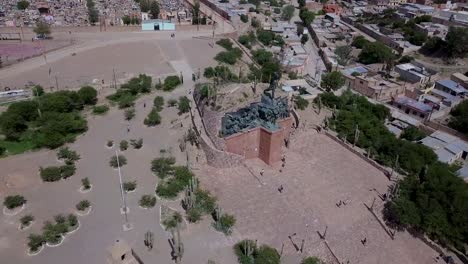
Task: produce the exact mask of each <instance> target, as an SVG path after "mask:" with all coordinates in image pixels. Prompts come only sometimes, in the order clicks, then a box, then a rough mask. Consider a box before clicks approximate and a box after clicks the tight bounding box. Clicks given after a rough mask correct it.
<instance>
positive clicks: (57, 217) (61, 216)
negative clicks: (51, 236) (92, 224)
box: [54, 214, 67, 224]
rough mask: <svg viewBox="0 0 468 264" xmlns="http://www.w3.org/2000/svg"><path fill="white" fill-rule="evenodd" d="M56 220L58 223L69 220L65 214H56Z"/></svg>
mask: <svg viewBox="0 0 468 264" xmlns="http://www.w3.org/2000/svg"><path fill="white" fill-rule="evenodd" d="M54 220H55V222H56V223H57V224H64V223H65V222H66V221H67V219H66V218H65V216H63V215H62V214H59V215H56V216H54Z"/></svg>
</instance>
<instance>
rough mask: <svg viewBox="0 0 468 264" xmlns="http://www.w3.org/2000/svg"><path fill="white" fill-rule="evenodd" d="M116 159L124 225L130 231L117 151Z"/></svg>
mask: <svg viewBox="0 0 468 264" xmlns="http://www.w3.org/2000/svg"><path fill="white" fill-rule="evenodd" d="M115 157H116V159H117V168H118V172H119V183H120V197H121V199H122V206H123V207H122V211H121V212H123V213H124V215H125V224H124V230H125V229H126V230H129V229H130V228H131V227H130V225H129V223H128V216H127V212H128V208H127V201H126V200H125V195H124V189H123V182H122V172H121V170H120V160H119V154H118V153H117V150H115Z"/></svg>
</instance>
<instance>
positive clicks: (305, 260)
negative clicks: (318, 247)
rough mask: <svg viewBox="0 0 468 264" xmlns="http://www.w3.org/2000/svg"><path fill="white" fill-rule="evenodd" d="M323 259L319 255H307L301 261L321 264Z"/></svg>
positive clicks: (302, 262) (307, 263)
mask: <svg viewBox="0 0 468 264" xmlns="http://www.w3.org/2000/svg"><path fill="white" fill-rule="evenodd" d="M321 263H322V261H321V260H320V259H319V258H317V257H307V258H304V259H303V260H302V261H301V264H321Z"/></svg>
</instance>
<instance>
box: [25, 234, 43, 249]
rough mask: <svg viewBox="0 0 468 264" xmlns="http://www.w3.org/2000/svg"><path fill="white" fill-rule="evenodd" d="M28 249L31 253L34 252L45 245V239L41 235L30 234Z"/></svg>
mask: <svg viewBox="0 0 468 264" xmlns="http://www.w3.org/2000/svg"><path fill="white" fill-rule="evenodd" d="M28 240H29V241H28V247H29V250H30V251H31V252H36V251H38V250H39V248H40V247H41V246H42V245H43V244H44V243H45V238H44V236H42V235H36V234H30V235H29V236H28Z"/></svg>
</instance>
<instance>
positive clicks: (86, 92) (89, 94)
mask: <svg viewBox="0 0 468 264" xmlns="http://www.w3.org/2000/svg"><path fill="white" fill-rule="evenodd" d="M78 96H79V97H80V99H81V101H82V102H83V103H84V104H87V105H94V104H96V102H97V91H96V89H94V88H93V87H91V86H83V87H81V88H80V90H78Z"/></svg>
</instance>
